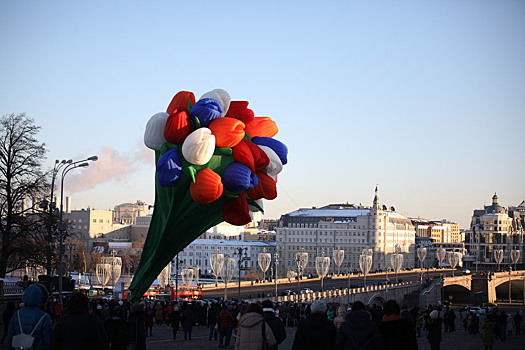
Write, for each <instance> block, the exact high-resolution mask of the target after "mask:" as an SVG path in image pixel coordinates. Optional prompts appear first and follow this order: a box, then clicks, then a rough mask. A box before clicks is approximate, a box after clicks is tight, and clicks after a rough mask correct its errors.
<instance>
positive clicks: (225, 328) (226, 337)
mask: <svg viewBox="0 0 525 350" xmlns="http://www.w3.org/2000/svg"><path fill="white" fill-rule="evenodd" d="M232 322H233V316H232V314H231V312H230V310H228V306H227V305H224V306H223V307H222V310H221V312H220V313H219V321H218V324H219V348H224V347H229V346H230V338H231V336H232Z"/></svg>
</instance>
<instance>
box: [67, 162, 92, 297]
mask: <svg viewBox="0 0 525 350" xmlns="http://www.w3.org/2000/svg"><path fill="white" fill-rule="evenodd" d="M97 160H98V157H97V156H92V157H89V158H86V159H83V160H79V161H76V162H73V161H72V162H69V161H67V162H65V164H66V165H65V166H64V167H63V168H62V177H61V182H60V225H59V229H58V231H59V232H58V243H59V247H58V299H59V301H60V304H62V305H63V297H62V290H63V286H62V277H63V276H64V267H63V256H64V247H63V239H64V234H65V232H67V225H65V224H64V178H65V177H66V175H67V173H69V172H70V171H71V170H73V169H77V168H85V167H87V166H89V163H88V162H87V161H97Z"/></svg>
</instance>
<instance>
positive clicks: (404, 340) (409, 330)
mask: <svg viewBox="0 0 525 350" xmlns="http://www.w3.org/2000/svg"><path fill="white" fill-rule="evenodd" d="M391 317H392V316H391ZM395 318H396V319H390V318H388V319H385V318H383V319H382V320H381V322H379V330H380V332H381V335H382V336H383V339H384V341H385V349H387V350H388V349H390V350H397V349H403V350H417V338H416V329H415V328H414V324H413V322H412V321H411V320H407V319H406V318H402V317H399V318H398V317H395Z"/></svg>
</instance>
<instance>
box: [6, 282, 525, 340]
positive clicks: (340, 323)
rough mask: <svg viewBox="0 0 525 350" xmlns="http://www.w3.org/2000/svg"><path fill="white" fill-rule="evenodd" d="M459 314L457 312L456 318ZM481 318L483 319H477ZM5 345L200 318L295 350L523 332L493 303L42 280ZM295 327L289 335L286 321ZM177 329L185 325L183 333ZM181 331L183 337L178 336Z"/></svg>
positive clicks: (97, 336)
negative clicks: (152, 292)
mask: <svg viewBox="0 0 525 350" xmlns="http://www.w3.org/2000/svg"><path fill="white" fill-rule="evenodd" d="M458 318H459V319H458ZM480 318H482V320H480ZM3 319H4V326H5V329H4V336H3V339H2V341H3V343H4V348H5V349H13V347H12V345H13V338H14V337H15V335H17V334H20V333H21V330H23V333H25V334H31V336H32V337H33V338H34V340H33V349H35V350H48V349H53V350H55V349H57V350H62V349H64V350H67V349H80V350H82V349H90V350H97V349H104V350H105V349H111V350H119V349H122V350H125V349H128V346H129V345H133V349H135V350H142V349H146V339H147V338H148V337H151V336H153V333H154V332H155V328H156V327H161V326H162V327H171V329H172V335H173V339H184V341H191V340H192V330H193V328H194V327H195V326H200V327H206V328H207V331H206V333H207V335H208V341H209V342H211V343H210V344H214V342H215V344H217V345H218V347H219V348H235V349H239V350H252V349H253V350H260V349H273V350H279V345H280V344H282V343H283V341H284V340H285V339H286V338H287V336H288V337H291V338H293V341H291V343H292V350H309V349H312V350H318V349H323V350H324V349H326V350H332V349H334V350H335V349H337V350H353V349H408V350H410V349H417V348H418V342H417V338H418V337H423V336H425V337H426V339H427V341H428V343H429V345H430V348H431V349H432V350H439V349H440V344H441V342H442V337H443V332H444V333H447V332H456V331H460V330H461V329H457V327H456V324H461V323H462V324H463V326H464V331H465V332H468V333H471V334H476V333H480V332H481V333H482V341H483V345H484V346H485V349H486V350H489V349H492V346H493V344H494V341H495V339H500V340H501V341H502V342H503V341H505V339H506V337H508V336H511V335H513V334H516V335H519V334H520V328H521V321H522V316H521V314H520V313H519V312H517V313H516V314H515V315H511V314H507V313H505V312H504V311H503V310H499V311H498V310H491V312H489V313H487V315H486V316H485V315H479V314H477V313H476V312H467V313H466V314H465V315H463V312H460V313H459V315H456V313H455V311H454V310H453V309H452V308H445V309H441V308H439V307H433V306H432V305H430V306H429V307H427V308H426V309H419V308H417V307H414V308H411V309H408V308H407V307H406V306H405V305H401V306H400V305H399V304H398V303H397V302H396V301H394V300H388V301H386V302H385V303H384V304H383V305H375V304H374V305H372V306H366V305H364V304H363V303H362V302H360V301H355V302H354V303H352V304H351V305H346V304H345V305H339V304H337V303H328V304H327V303H325V302H324V301H323V300H316V301H314V302H312V303H293V302H284V303H274V302H272V301H270V300H268V299H267V300H264V301H262V302H245V301H232V300H228V301H214V302H210V303H207V302H202V301H182V302H177V301H161V300H154V301H152V300H142V301H139V302H130V301H124V300H121V301H117V300H104V299H89V298H88V297H87V296H86V295H84V294H82V293H78V292H77V293H74V294H72V295H71V296H70V297H69V298H67V300H66V302H65V303H64V305H62V304H60V303H59V302H57V301H56V300H48V296H47V292H46V290H45V288H44V287H43V286H41V285H39V284H33V285H31V286H29V287H28V288H27V289H26V290H25V292H24V295H23V302H22V303H21V304H20V305H18V307H17V306H15V305H14V304H9V305H8V306H7V308H6V310H5V312H4V315H3ZM290 327H293V328H295V330H294V331H293V334H288V335H287V329H288V331H289V332H290ZM179 332H180V333H179ZM178 337H180V338H178Z"/></svg>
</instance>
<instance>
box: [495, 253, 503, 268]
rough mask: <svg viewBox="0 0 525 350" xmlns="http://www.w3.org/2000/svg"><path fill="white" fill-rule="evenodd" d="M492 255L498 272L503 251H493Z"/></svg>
mask: <svg viewBox="0 0 525 350" xmlns="http://www.w3.org/2000/svg"><path fill="white" fill-rule="evenodd" d="M493 255H494V260H495V261H496V263H497V264H498V271H499V269H500V264H501V262H502V261H503V249H501V248H499V249H494V252H493Z"/></svg>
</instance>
